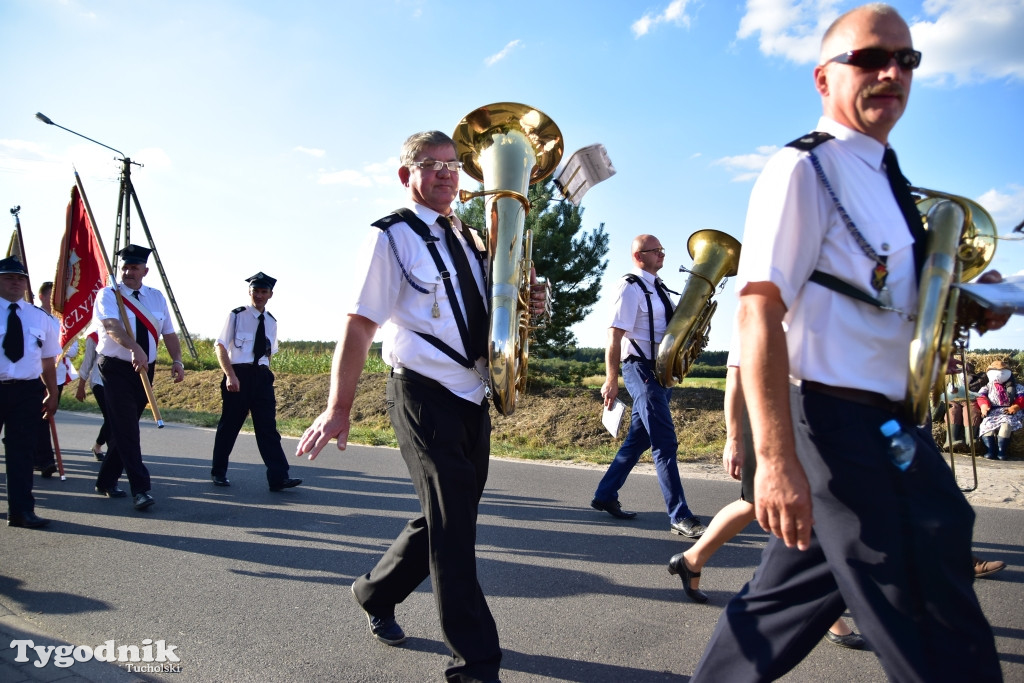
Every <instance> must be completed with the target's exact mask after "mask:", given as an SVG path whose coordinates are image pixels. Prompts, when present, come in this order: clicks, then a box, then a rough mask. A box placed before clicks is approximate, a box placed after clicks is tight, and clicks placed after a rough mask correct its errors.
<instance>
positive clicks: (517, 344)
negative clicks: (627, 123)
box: [452, 102, 563, 415]
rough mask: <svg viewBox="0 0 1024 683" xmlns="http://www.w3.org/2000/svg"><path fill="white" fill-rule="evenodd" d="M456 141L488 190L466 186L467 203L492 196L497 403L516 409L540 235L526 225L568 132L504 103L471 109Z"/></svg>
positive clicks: (493, 385) (492, 359) (491, 347)
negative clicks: (537, 188)
mask: <svg viewBox="0 0 1024 683" xmlns="http://www.w3.org/2000/svg"><path fill="white" fill-rule="evenodd" d="M452 139H453V140H454V141H455V151H456V153H457V155H458V157H459V161H461V162H462V164H463V170H464V171H465V172H466V174H467V175H469V176H470V177H471V178H473V179H474V180H477V181H478V182H481V183H483V185H484V189H483V191H482V192H466V191H460V192H459V201H461V202H466V201H468V200H469V199H472V198H473V197H480V196H483V197H485V205H484V214H485V216H486V221H487V225H486V239H485V241H486V243H487V256H488V260H489V263H490V274H489V276H488V283H487V289H488V295H489V298H490V314H489V315H490V320H489V325H490V327H489V334H488V343H487V349H488V352H487V353H488V359H487V360H488V367H489V372H490V378H489V383H490V390H491V397H492V399H493V401H494V406H495V408H497V410H498V412H499V413H501V414H502V415H511V414H512V412H513V411H514V410H515V408H516V397H517V394H518V392H520V391H523V390H524V389H525V388H526V366H527V362H528V360H529V333H530V326H531V320H530V269H531V268H532V266H533V241H532V235H531V234H530V231H528V230H524V228H525V225H526V214H527V213H529V211H530V201H529V199H527V191H528V189H529V186H530V185H531V184H534V183H538V182H540V181H542V180H544V179H545V178H547V177H548V176H549V175H551V174H552V173H553V172H554V170H555V168H556V167H557V166H558V162H559V160H560V159H561V158H562V151H563V142H562V133H561V131H559V129H558V126H556V125H555V122H554V121H552V120H551V119H550V118H548V116H547V115H545V114H544V113H543V112H541V111H539V110H537V109H534V108H533V107H529V106H527V105H525V104H518V103H516V102H498V103H495V104H489V105H487V106H484V107H480V108H479V109H476V110H474V111H472V112H470V113H469V114H467V115H466V117H465V118H463V119H462V121H461V122H460V123H459V125H458V126H457V127H456V129H455V133H454V134H453V135H452ZM524 232H525V234H524Z"/></svg>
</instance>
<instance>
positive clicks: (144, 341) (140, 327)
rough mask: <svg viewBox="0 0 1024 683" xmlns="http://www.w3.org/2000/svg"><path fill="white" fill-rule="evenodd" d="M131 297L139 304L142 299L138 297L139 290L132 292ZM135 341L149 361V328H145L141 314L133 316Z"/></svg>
mask: <svg viewBox="0 0 1024 683" xmlns="http://www.w3.org/2000/svg"><path fill="white" fill-rule="evenodd" d="M132 298H134V299H135V300H136V301H138V302H139V303H140V304H141V303H142V300H141V299H140V298H139V290H135V291H134V292H132ZM135 341H137V342H138V343H139V346H141V347H142V352H143V353H145V354H146V362H147V363H148V362H149V330H147V329H146V323H144V322H143V321H142V316H141V315H136V316H135Z"/></svg>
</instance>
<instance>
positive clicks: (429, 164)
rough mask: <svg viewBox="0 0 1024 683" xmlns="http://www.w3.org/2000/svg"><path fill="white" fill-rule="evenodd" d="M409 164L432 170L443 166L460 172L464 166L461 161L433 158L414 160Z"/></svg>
mask: <svg viewBox="0 0 1024 683" xmlns="http://www.w3.org/2000/svg"><path fill="white" fill-rule="evenodd" d="M409 165H410V166H415V167H416V168H419V169H428V170H431V171H440V170H441V169H442V168H447V169H448V170H449V171H450V172H451V173H458V172H459V169H461V168H462V162H461V161H436V160H433V159H431V160H428V161H413V162H412V163H410V164H409Z"/></svg>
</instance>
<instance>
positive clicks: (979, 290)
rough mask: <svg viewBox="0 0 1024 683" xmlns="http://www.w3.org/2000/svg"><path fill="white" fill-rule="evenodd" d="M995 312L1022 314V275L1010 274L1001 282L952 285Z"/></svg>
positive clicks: (1023, 282)
mask: <svg viewBox="0 0 1024 683" xmlns="http://www.w3.org/2000/svg"><path fill="white" fill-rule="evenodd" d="M954 286H956V287H959V288H960V291H962V292H963V293H965V294H967V295H968V296H970V297H971V298H972V299H977V300H978V301H979V302H980V303H981V304H982V305H983V306H985V307H986V308H989V309H991V310H992V311H993V312H995V313H1003V314H1006V313H1010V314H1017V315H1024V275H1011V276H1009V277H1005V278H1003V281H1002V282H994V283H991V284H983V283H977V282H971V283H966V284H959V285H954Z"/></svg>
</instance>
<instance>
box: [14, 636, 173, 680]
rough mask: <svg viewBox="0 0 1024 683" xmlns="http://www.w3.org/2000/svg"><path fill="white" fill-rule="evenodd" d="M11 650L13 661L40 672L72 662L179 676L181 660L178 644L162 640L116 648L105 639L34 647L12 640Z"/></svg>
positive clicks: (32, 643)
mask: <svg viewBox="0 0 1024 683" xmlns="http://www.w3.org/2000/svg"><path fill="white" fill-rule="evenodd" d="M11 649H12V650H16V651H17V656H16V657H15V658H14V661H16V662H19V663H23V662H28V661H32V660H31V659H30V655H32V656H34V657H35V661H34V662H33V666H36V667H39V668H40V669H41V668H43V667H44V666H47V665H48V664H51V663H52V664H53V665H54V666H55V667H57V668H59V669H64V668H67V667H69V666H72V665H73V664H74V663H75V662H88V661H89V660H90V659H95V660H96V661H97V662H116V663H118V664H121V665H123V666H124V667H125V669H126V670H127V671H128V672H130V673H181V664H179V662H181V658H180V657H178V655H177V654H176V653H175V652H174V651H175V650H176V649H178V646H177V645H167V643H166V642H165V641H163V640H152V639H150V638H146V639H145V640H143V641H142V644H141V645H118V644H116V643H115V642H114V641H113V640H108V641H106V642H104V643H103V644H102V645H98V646H96V647H89V646H88V645H36V644H35V643H34V642H33V641H31V640H12V641H11Z"/></svg>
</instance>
